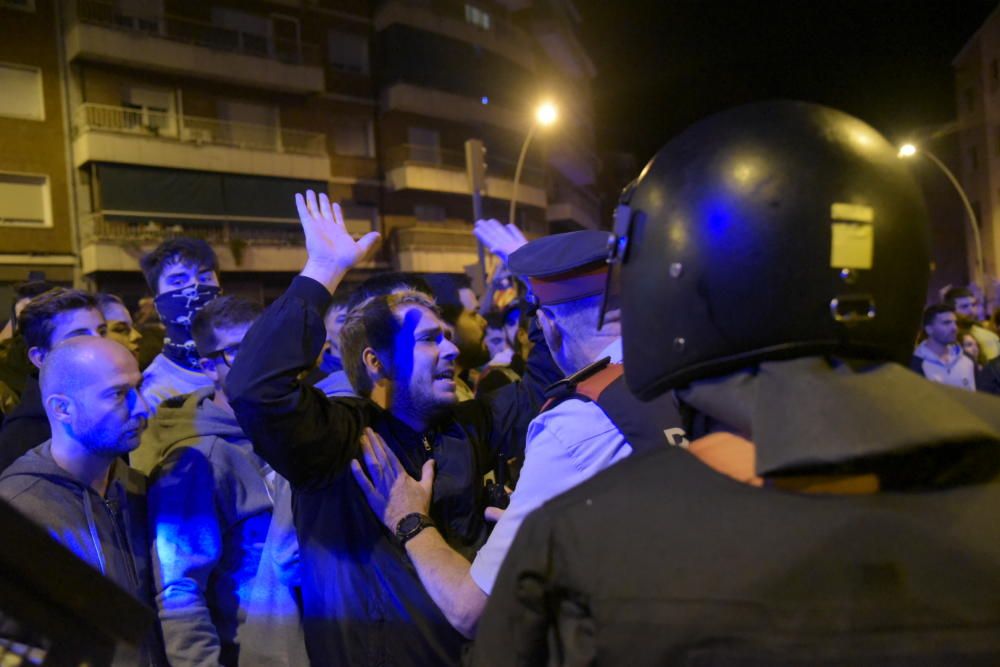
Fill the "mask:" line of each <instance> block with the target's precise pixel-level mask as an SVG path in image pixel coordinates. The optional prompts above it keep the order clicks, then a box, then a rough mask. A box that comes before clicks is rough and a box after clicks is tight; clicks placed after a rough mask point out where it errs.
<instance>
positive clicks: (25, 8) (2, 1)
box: [0, 0, 35, 12]
mask: <svg viewBox="0 0 1000 667" xmlns="http://www.w3.org/2000/svg"><path fill="white" fill-rule="evenodd" d="M0 7H3V8H5V9H17V10H20V11H22V12H33V11H35V0H0Z"/></svg>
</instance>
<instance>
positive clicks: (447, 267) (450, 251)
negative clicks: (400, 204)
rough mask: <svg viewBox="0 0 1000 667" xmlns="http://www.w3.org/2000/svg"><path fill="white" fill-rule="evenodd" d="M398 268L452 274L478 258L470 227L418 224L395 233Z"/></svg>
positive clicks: (397, 230) (474, 239)
mask: <svg viewBox="0 0 1000 667" xmlns="http://www.w3.org/2000/svg"><path fill="white" fill-rule="evenodd" d="M393 241H394V246H395V249H396V268H397V270H399V271H408V272H409V271H413V272H420V273H424V272H426V273H438V272H443V273H450V272H454V271H456V270H458V269H460V268H461V267H463V266H467V265H469V264H473V263H475V262H478V261H479V255H478V252H477V247H476V238H475V237H474V236H473V235H472V228H471V226H470V227H469V228H467V229H448V228H441V227H428V226H421V225H417V226H415V227H405V228H400V229H396V230H395V232H394V233H393Z"/></svg>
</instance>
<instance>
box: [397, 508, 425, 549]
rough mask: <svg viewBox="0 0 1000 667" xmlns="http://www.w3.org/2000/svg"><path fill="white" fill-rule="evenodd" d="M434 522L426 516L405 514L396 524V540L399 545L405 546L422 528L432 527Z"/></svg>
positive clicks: (417, 513)
mask: <svg viewBox="0 0 1000 667" xmlns="http://www.w3.org/2000/svg"><path fill="white" fill-rule="evenodd" d="M433 525H434V521H432V520H431V518H430V517H429V516H427V515H426V514H421V513H420V512H412V513H410V514H407V515H406V516H404V517H403V518H402V519H400V520H399V523H397V524H396V539H397V540H399V543H400V544H406V543H407V542H409V541H410V540H412V539H413V538H414V537H416V536H417V535H419V534H420V531H422V530H423V529H424V528H427V527H428V526H433Z"/></svg>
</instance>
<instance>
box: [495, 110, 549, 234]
mask: <svg viewBox="0 0 1000 667" xmlns="http://www.w3.org/2000/svg"><path fill="white" fill-rule="evenodd" d="M558 118H559V110H558V109H556V106H555V105H554V104H553V103H552V102H543V103H542V104H540V105H539V106H538V108H537V109H535V122H533V123H532V124H531V129H529V130H528V136H526V137H525V138H524V143H523V144H521V155H519V156H518V158H517V167H516V168H515V169H514V187H513V188H511V192H510V213H509V215H508V216H507V222H508V223H509V224H514V213H516V212H517V186H518V184H519V183H520V182H521V169H522V168H523V167H524V158H525V156H526V155H527V154H528V146H530V145H531V140H532V139H533V138H534V136H535V130H537V129H538V126H542V127H548V126H549V125H552V124H553V123H555V122H556V120H558Z"/></svg>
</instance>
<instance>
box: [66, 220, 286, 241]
mask: <svg viewBox="0 0 1000 667" xmlns="http://www.w3.org/2000/svg"><path fill="white" fill-rule="evenodd" d="M157 217H158V218H159V219H158V220H155V221H154V220H145V221H142V220H137V219H127V218H122V217H119V216H116V215H107V214H104V213H94V214H91V215H89V216H86V217H84V218H83V219H82V220H81V221H80V231H81V236H82V237H83V242H84V243H85V244H86V243H96V242H99V241H105V242H108V241H110V242H114V243H136V244H139V243H160V242H161V241H165V240H167V239H173V238H177V237H181V236H184V237H195V238H200V239H204V240H205V241H207V242H208V243H213V244H226V243H231V244H239V245H242V246H251V245H253V246H290V247H291V246H294V247H298V246H303V245H304V244H305V237H304V236H303V235H302V229H301V228H300V227H299V226H298V224H295V223H294V221H292V220H289V222H274V223H261V222H255V223H244V222H233V221H230V220H209V219H202V218H198V217H196V216H182V217H176V218H171V217H160V216H157Z"/></svg>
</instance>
